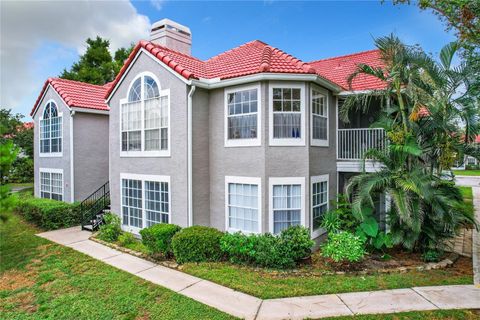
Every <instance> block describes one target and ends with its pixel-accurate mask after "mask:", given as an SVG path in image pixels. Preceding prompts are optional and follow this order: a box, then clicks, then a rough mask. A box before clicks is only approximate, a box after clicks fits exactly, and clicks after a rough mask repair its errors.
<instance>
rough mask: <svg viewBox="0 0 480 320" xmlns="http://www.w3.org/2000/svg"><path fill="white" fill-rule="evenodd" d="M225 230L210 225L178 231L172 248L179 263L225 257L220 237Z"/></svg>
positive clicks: (214, 259) (173, 239)
mask: <svg viewBox="0 0 480 320" xmlns="http://www.w3.org/2000/svg"><path fill="white" fill-rule="evenodd" d="M222 236H223V232H221V231H219V230H217V229H215V228H210V227H204V226H192V227H188V228H185V229H182V230H181V231H179V232H177V233H176V234H175V235H174V236H173V238H172V248H173V254H174V256H175V259H176V260H177V262H178V263H186V262H208V261H219V260H221V259H222V257H223V253H222V250H221V249H220V239H221V238H222Z"/></svg>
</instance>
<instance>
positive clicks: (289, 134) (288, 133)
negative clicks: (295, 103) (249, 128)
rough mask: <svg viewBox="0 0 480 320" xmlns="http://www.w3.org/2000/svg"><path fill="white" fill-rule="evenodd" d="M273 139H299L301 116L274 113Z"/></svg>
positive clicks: (297, 114)
mask: <svg viewBox="0 0 480 320" xmlns="http://www.w3.org/2000/svg"><path fill="white" fill-rule="evenodd" d="M273 137H274V138H282V139H283V138H295V139H298V138H301V114H300V113H293V112H290V113H287V112H281V113H274V114H273Z"/></svg>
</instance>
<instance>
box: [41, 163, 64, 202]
mask: <svg viewBox="0 0 480 320" xmlns="http://www.w3.org/2000/svg"><path fill="white" fill-rule="evenodd" d="M40 197H41V198H46V199H53V200H59V201H63V173H62V172H61V171H57V170H55V171H53V170H48V169H40Z"/></svg>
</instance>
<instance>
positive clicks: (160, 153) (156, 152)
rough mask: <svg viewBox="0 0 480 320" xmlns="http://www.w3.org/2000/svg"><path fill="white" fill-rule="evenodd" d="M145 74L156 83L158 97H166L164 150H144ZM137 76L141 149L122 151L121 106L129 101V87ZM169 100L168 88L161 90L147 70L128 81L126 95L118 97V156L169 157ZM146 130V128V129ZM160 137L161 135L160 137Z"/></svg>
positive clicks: (156, 80) (154, 76)
mask: <svg viewBox="0 0 480 320" xmlns="http://www.w3.org/2000/svg"><path fill="white" fill-rule="evenodd" d="M145 76H149V77H151V78H152V79H153V80H155V82H156V83H157V85H158V89H159V93H160V96H159V97H158V98H159V99H161V97H164V96H166V97H167V98H168V128H167V134H168V142H167V149H166V150H153V151H146V150H145V96H144V95H145V90H144V86H143V84H144V80H143V78H144V77H145ZM138 78H142V81H141V88H142V93H141V94H142V99H141V100H140V103H141V107H140V109H141V127H140V132H141V134H140V140H141V141H140V147H141V150H137V151H123V150H122V121H123V119H122V106H123V105H124V104H126V103H129V101H128V95H129V93H130V89H131V88H132V85H133V83H134V82H135V81H136V80H137V79H138ZM171 113H172V111H171V102H170V89H164V90H161V86H160V81H159V80H158V78H157V76H156V75H155V74H153V73H151V72H148V71H145V72H141V73H139V74H137V75H136V76H135V78H134V79H133V80H132V81H131V82H130V84H129V86H128V90H127V96H126V97H125V98H123V99H120V107H119V119H120V122H119V126H118V132H119V147H120V149H119V150H120V157H121V158H123V157H170V155H171V151H170V150H171V143H170V141H171V131H172V130H171ZM147 130H148V129H147ZM159 130H160V132H161V127H160V128H159ZM160 138H161V137H160ZM159 143H160V145H161V139H160V142H159Z"/></svg>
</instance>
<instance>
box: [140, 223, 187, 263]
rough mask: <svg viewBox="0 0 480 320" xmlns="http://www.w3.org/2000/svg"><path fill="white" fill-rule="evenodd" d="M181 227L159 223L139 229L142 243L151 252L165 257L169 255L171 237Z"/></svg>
mask: <svg viewBox="0 0 480 320" xmlns="http://www.w3.org/2000/svg"><path fill="white" fill-rule="evenodd" d="M181 229H182V228H180V227H179V226H177V225H175V224H168V223H160V224H155V225H153V226H151V227H148V228H145V229H143V230H141V231H140V234H141V235H142V243H143V244H144V245H145V246H146V247H147V248H148V250H149V251H150V252H151V253H152V254H156V253H160V254H162V255H163V256H165V257H168V256H171V255H172V254H173V251H172V238H173V236H174V235H175V234H176V233H177V232H179V231H180V230H181Z"/></svg>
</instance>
